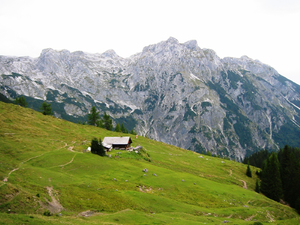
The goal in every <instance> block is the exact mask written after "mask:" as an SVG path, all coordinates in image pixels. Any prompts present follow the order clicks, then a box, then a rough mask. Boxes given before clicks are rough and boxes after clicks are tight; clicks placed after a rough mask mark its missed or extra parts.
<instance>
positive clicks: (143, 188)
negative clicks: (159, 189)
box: [137, 185, 152, 192]
mask: <svg viewBox="0 0 300 225" xmlns="http://www.w3.org/2000/svg"><path fill="white" fill-rule="evenodd" d="M137 187H138V188H139V190H140V191H141V192H151V191H152V188H151V187H148V188H147V187H145V186H144V185H143V186H141V185H140V186H137Z"/></svg>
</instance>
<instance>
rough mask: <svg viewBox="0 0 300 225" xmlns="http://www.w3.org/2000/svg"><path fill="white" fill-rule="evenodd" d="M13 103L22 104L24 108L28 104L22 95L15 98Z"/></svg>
mask: <svg viewBox="0 0 300 225" xmlns="http://www.w3.org/2000/svg"><path fill="white" fill-rule="evenodd" d="M15 103H16V104H17V105H20V106H23V107H25V108H26V107H27V106H28V102H26V99H25V97H24V96H21V97H20V98H16V100H15Z"/></svg>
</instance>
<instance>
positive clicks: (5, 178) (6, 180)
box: [0, 153, 45, 187]
mask: <svg viewBox="0 0 300 225" xmlns="http://www.w3.org/2000/svg"><path fill="white" fill-rule="evenodd" d="M44 154H45V153H43V154H41V155H37V156H34V157H31V158H29V159H27V160H25V161H23V162H21V163H20V164H19V167H18V168H15V169H13V170H11V171H10V172H9V173H8V175H7V177H4V179H3V182H4V183H3V184H2V185H4V184H6V182H8V178H9V176H10V175H11V174H12V173H13V172H15V171H16V170H18V169H19V168H20V165H21V164H24V163H26V162H28V161H30V160H32V159H35V158H38V157H41V156H42V155H44ZM2 185H1V186H2ZM1 186H0V187H1Z"/></svg>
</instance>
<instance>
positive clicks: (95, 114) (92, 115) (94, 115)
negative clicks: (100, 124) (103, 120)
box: [87, 106, 100, 126]
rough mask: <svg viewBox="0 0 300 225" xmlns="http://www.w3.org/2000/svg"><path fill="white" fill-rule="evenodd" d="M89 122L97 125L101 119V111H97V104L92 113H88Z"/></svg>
mask: <svg viewBox="0 0 300 225" xmlns="http://www.w3.org/2000/svg"><path fill="white" fill-rule="evenodd" d="M87 117H88V124H89V125H93V126H97V120H99V119H100V116H99V112H97V109H96V107H95V106H93V107H92V109H91V113H90V114H88V116H87Z"/></svg>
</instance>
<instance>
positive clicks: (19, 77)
mask: <svg viewBox="0 0 300 225" xmlns="http://www.w3.org/2000/svg"><path fill="white" fill-rule="evenodd" d="M0 74H1V76H0V84H1V93H2V94H4V95H5V96H7V97H9V98H11V99H13V98H15V97H17V96H19V95H24V96H26V98H27V99H28V101H29V102H30V105H31V107H33V108H38V106H39V104H41V101H43V100H47V101H49V102H51V105H52V107H53V109H54V111H55V115H56V116H57V117H62V118H65V119H68V120H72V121H76V120H84V117H85V116H86V114H87V113H88V112H89V110H90V109H91V107H92V106H93V105H95V106H96V107H97V108H98V110H99V111H100V112H101V114H103V113H104V112H105V111H106V112H107V113H109V114H110V115H111V116H112V117H113V118H114V121H115V122H123V123H124V124H125V125H126V126H127V129H129V130H131V129H133V128H134V129H135V130H136V131H137V132H138V133H139V134H140V135H147V136H148V137H150V138H153V139H155V140H159V141H162V142H166V143H169V144H173V145H176V146H179V147H183V148H186V149H190V150H193V151H197V152H203V151H204V152H205V151H211V152H212V153H218V154H219V155H222V156H228V157H230V158H235V159H237V160H240V159H242V158H243V157H244V156H245V155H246V154H247V153H251V152H253V151H256V150H258V149H262V148H267V149H270V150H277V149H278V148H279V147H281V146H283V145H284V144H289V145H297V146H300V141H299V140H298V137H299V136H300V125H299V124H300V108H299V107H300V86H299V85H297V84H295V83H293V82H292V81H290V80H288V79H286V78H285V77H283V76H281V75H280V74H278V72H277V71H276V70H275V69H273V68H272V67H270V66H268V65H265V64H263V63H261V62H259V61H258V60H252V59H250V58H248V57H247V56H243V57H241V58H224V59H221V58H219V57H218V56H217V55H216V53H215V52H214V51H213V50H210V49H201V48H200V47H199V46H198V45H197V42H196V41H188V42H186V43H183V44H182V43H179V42H178V41H177V40H176V39H175V38H169V39H168V40H167V41H162V42H160V43H158V44H154V45H150V46H147V47H145V48H144V49H143V51H142V52H141V53H138V54H135V55H133V56H131V57H129V58H126V59H124V58H121V57H119V56H118V55H117V54H116V53H115V52H114V51H113V50H109V51H106V52H104V53H103V54H88V53H84V52H73V53H71V52H69V51H67V50H62V51H55V50H52V49H45V50H43V51H42V53H41V55H40V57H38V58H29V57H6V56H0Z"/></svg>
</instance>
